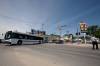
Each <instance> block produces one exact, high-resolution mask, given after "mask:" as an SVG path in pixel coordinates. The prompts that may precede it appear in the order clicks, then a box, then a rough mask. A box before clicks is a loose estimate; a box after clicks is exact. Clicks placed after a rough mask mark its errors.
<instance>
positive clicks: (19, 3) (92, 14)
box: [0, 0, 100, 34]
mask: <svg viewBox="0 0 100 66" xmlns="http://www.w3.org/2000/svg"><path fill="white" fill-rule="evenodd" d="M80 21H84V22H86V23H87V24H88V25H100V0H0V33H3V32H6V31H8V30H17V31H19V32H29V31H30V30H31V28H32V29H36V30H41V29H42V25H43V24H44V26H43V30H45V31H46V32H47V34H51V33H54V34H59V31H58V30H57V26H58V25H60V26H63V25H66V27H63V28H62V29H63V30H62V33H63V34H64V33H76V31H77V28H78V29H79V23H80Z"/></svg>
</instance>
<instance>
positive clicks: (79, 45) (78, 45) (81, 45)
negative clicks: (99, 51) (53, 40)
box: [64, 43, 100, 48]
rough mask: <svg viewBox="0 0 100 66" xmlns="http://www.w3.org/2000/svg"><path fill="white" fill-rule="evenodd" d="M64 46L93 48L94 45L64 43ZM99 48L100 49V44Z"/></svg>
mask: <svg viewBox="0 0 100 66" xmlns="http://www.w3.org/2000/svg"><path fill="white" fill-rule="evenodd" d="M64 45H69V46H76V47H83V48H84V47H92V44H79V43H64ZM98 47H99V48H100V44H98Z"/></svg>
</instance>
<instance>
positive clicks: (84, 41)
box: [84, 33, 86, 44]
mask: <svg viewBox="0 0 100 66" xmlns="http://www.w3.org/2000/svg"><path fill="white" fill-rule="evenodd" d="M84 43H85V44H86V33H84Z"/></svg>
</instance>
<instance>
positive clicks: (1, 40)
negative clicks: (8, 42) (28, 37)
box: [0, 33, 5, 43]
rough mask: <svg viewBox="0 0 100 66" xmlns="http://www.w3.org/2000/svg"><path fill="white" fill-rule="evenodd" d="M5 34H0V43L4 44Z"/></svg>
mask: <svg viewBox="0 0 100 66" xmlns="http://www.w3.org/2000/svg"><path fill="white" fill-rule="evenodd" d="M4 36H5V33H0V43H2V42H4Z"/></svg>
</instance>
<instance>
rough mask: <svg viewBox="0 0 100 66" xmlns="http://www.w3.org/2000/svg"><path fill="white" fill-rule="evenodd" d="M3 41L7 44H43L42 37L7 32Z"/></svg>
mask: <svg viewBox="0 0 100 66" xmlns="http://www.w3.org/2000/svg"><path fill="white" fill-rule="evenodd" d="M4 40H5V42H6V43H9V44H11V45H12V44H18V45H22V44H37V43H42V42H43V37H38V36H34V35H31V34H26V33H20V32H14V31H8V32H6V34H5V37H4Z"/></svg>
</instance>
